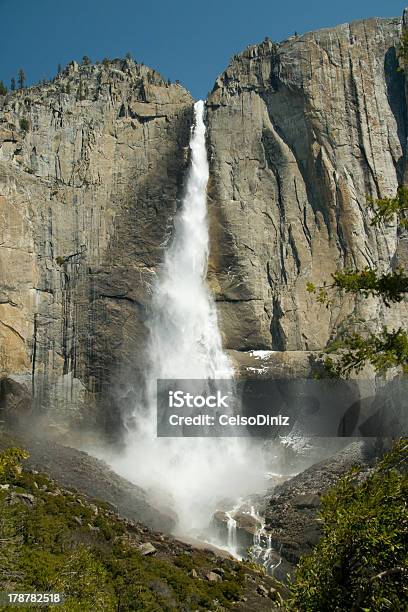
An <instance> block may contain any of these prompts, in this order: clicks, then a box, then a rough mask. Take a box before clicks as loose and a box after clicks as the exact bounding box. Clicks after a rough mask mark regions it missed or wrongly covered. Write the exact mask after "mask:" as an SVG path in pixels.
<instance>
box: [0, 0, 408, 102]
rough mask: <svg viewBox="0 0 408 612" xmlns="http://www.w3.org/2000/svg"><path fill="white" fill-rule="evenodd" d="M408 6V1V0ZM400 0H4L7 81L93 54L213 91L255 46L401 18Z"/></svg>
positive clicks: (2, 46) (1, 51) (2, 66)
mask: <svg viewBox="0 0 408 612" xmlns="http://www.w3.org/2000/svg"><path fill="white" fill-rule="evenodd" d="M405 1H406V3H407V4H408V0H405ZM405 5H406V4H405V2H401V1H396V0H381V1H377V0H370V1H369V0H341V2H330V1H328V0H316V1H313V0H309V1H307V0H276V1H275V0H269V1H268V0H202V1H200V2H197V1H196V0H167V1H166V0H150V1H149V0H142V1H139V0H116V1H113V0H65V1H64V2H62V1H61V0H59V1H58V0H0V23H1V36H0V79H2V80H3V81H4V83H5V84H6V85H9V83H10V79H11V77H12V76H15V75H16V74H17V71H18V69H19V68H20V67H22V68H23V69H24V70H25V72H26V74H27V80H28V83H33V82H36V81H38V80H40V79H43V78H49V77H52V76H54V74H55V72H56V68H57V64H58V63H61V64H62V65H65V64H66V63H68V62H69V61H71V60H72V59H77V60H80V59H81V58H82V57H83V56H84V55H88V56H90V57H91V59H92V60H96V59H99V60H102V59H103V58H104V57H111V58H113V57H123V56H124V55H125V54H126V53H127V52H130V53H132V55H133V56H134V58H135V59H136V60H138V61H141V62H144V63H145V64H147V65H149V66H151V67H152V68H155V69H156V70H158V71H159V72H160V73H161V74H162V75H163V76H164V77H165V78H170V79H171V80H173V81H174V80H176V79H179V80H180V82H181V83H182V84H183V85H184V86H186V87H187V88H188V89H189V90H190V91H191V92H192V94H193V95H194V96H195V97H196V98H199V97H201V98H202V97H206V95H207V92H208V91H209V90H211V89H212V86H213V84H214V81H215V79H216V77H217V75H218V74H219V73H220V72H222V71H223V70H224V69H225V68H226V66H227V64H228V61H229V59H230V57H231V56H232V55H233V54H234V53H237V52H239V51H241V50H243V49H244V48H245V47H246V46H247V45H248V44H252V43H255V42H259V41H262V40H263V39H264V38H265V36H269V37H270V38H271V39H272V40H275V41H279V40H283V39H285V38H286V37H287V36H290V35H291V34H293V33H294V32H295V30H296V31H298V32H299V33H303V32H307V31H309V30H315V29H318V28H322V27H327V26H333V25H337V24H339V23H344V22H346V21H352V20H354V19H360V18H363V17H373V16H375V17H388V16H400V15H401V14H402V11H403V9H404V7H405Z"/></svg>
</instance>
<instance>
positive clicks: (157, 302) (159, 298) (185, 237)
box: [149, 100, 233, 382]
mask: <svg viewBox="0 0 408 612" xmlns="http://www.w3.org/2000/svg"><path fill="white" fill-rule="evenodd" d="M194 115H195V125H194V128H193V130H192V135H191V140H190V150H191V164H190V170H189V173H188V178H187V185H186V191H185V196H184V198H183V202H182V206H181V210H180V212H179V214H178V215H176V218H175V223H174V234H173V240H172V242H171V244H170V246H169V248H168V250H167V252H166V255H165V259H164V264H163V267H162V270H161V273H160V275H159V278H158V282H157V284H156V287H155V291H154V294H153V300H152V320H151V339H150V347H149V353H150V357H151V368H152V370H151V374H152V373H155V375H154V376H151V374H150V377H151V378H152V379H153V380H154V382H155V379H156V378H189V379H205V378H232V376H233V371H232V368H231V365H230V364H229V361H228V359H227V357H226V355H225V354H224V352H223V350H222V343H221V335H220V332H219V329H218V322H217V312H216V309H215V304H214V300H213V299H212V296H211V294H210V293H209V291H208V289H207V286H206V282H205V279H206V275H207V262H208V248H209V236H208V225H207V191H206V188H207V182H208V176H209V170H208V160H207V149H206V145H205V131H206V130H205V124H204V102H203V101H202V100H200V101H199V102H196V104H195V105H194ZM170 356H171V358H170Z"/></svg>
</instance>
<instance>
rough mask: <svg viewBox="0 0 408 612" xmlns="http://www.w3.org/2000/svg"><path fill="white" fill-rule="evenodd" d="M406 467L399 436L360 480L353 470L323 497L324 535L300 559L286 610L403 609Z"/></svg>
mask: <svg viewBox="0 0 408 612" xmlns="http://www.w3.org/2000/svg"><path fill="white" fill-rule="evenodd" d="M407 467H408V439H405V440H401V441H400V442H398V443H397V444H396V445H395V447H394V449H393V450H392V451H391V452H390V453H388V455H386V456H385V458H384V459H383V460H382V461H381V462H380V463H379V464H378V466H377V468H376V469H375V470H374V471H373V473H371V474H370V475H368V477H367V478H366V479H365V480H363V482H361V481H360V480H361V479H359V477H358V473H357V471H356V470H354V471H352V472H351V473H350V474H348V475H346V476H345V477H344V478H343V479H342V480H341V481H340V482H339V483H338V484H337V486H336V487H334V488H333V489H332V490H331V491H330V492H329V493H328V494H327V495H326V496H325V497H324V498H323V508H322V511H321V519H322V520H323V532H324V535H323V538H322V539H321V540H320V542H319V544H318V545H317V546H316V547H315V549H314V550H313V553H312V554H311V555H310V556H308V557H304V558H303V559H302V560H301V561H300V564H299V566H298V569H297V573H296V580H295V582H294V583H293V584H292V586H291V593H290V596H289V599H288V601H287V602H286V609H287V610H291V611H293V610H296V611H298V612H321V611H322V610H337V611H338V612H350V611H355V612H381V611H383V610H384V611H385V610H392V611H393V612H397V611H401V612H402V611H404V610H407V609H408V555H407V538H408V514H407V503H408V495H407V493H408V478H407Z"/></svg>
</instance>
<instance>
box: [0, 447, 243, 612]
mask: <svg viewBox="0 0 408 612" xmlns="http://www.w3.org/2000/svg"><path fill="white" fill-rule="evenodd" d="M25 458H27V453H25V452H24V451H21V450H19V449H8V450H6V451H5V452H3V453H1V454H0V487H1V488H0V590H1V591H20V592H21V591H23V592H62V593H64V594H65V596H66V600H65V603H64V604H62V605H59V606H58V610H61V611H64V612H87V611H90V610H93V611H98V610H100V611H101V612H102V611H103V612H110V611H125V610H148V611H157V612H162V611H170V610H176V609H177V610H178V609H186V610H207V609H211V610H214V609H217V608H218V607H220V608H221V607H222V608H223V609H226V608H229V607H230V606H231V605H232V602H233V601H236V600H238V599H239V598H240V596H241V595H242V587H243V584H244V576H245V571H248V570H246V569H245V566H244V565H242V567H240V568H237V565H236V564H232V562H230V563H229V562H228V561H226V565H225V566H224V570H223V580H222V581H220V582H214V583H210V582H208V581H206V580H203V579H199V578H197V577H196V576H197V575H200V573H203V572H205V571H208V569H211V566H210V568H208V567H207V566H206V564H208V562H209V560H208V555H207V556H206V554H205V553H204V551H199V550H197V551H192V552H186V553H182V552H180V551H179V552H177V551H170V553H169V555H170V556H168V557H166V556H165V558H159V557H158V556H157V557H156V556H143V555H141V554H140V551H138V549H137V545H135V543H133V544H132V543H131V539H130V540H129V534H130V536H132V527H129V525H127V526H125V524H124V522H123V521H122V520H121V519H120V518H119V517H117V516H115V515H114V513H113V512H112V511H111V510H109V508H106V507H104V505H103V504H98V505H96V504H90V503H89V502H88V501H87V500H86V499H84V498H83V497H81V496H79V495H78V493H77V492H75V491H67V490H63V491H62V490H61V489H59V488H58V487H57V486H56V485H55V483H54V482H53V481H50V480H49V479H48V478H47V477H46V476H44V475H42V474H37V473H32V472H28V471H25V470H22V469H21V460H23V459H25ZM135 529H136V527H135ZM139 529H140V526H139ZM142 530H143V528H142ZM138 534H139V532H137V533H135V537H136V538H137V537H138ZM210 563H211V561H210ZM212 563H214V561H212ZM193 569H194V570H195V571H196V572H197V574H196V576H195V577H194V576H192V575H191V574H192V570H193ZM214 602H216V603H214ZM20 609H22V610H24V609H27V610H32V609H33V608H32V607H31V608H26V607H24V606H22V607H20ZM41 609H43V610H44V609H48V608H47V607H45V608H44V607H42V608H41ZM49 609H51V607H50V608H49ZM52 609H54V608H52Z"/></svg>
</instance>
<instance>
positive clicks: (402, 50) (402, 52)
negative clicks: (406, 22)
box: [398, 29, 408, 69]
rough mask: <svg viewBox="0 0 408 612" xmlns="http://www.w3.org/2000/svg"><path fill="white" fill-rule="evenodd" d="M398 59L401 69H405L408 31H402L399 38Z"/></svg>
mask: <svg viewBox="0 0 408 612" xmlns="http://www.w3.org/2000/svg"><path fill="white" fill-rule="evenodd" d="M398 57H399V60H400V65H401V69H404V68H407V66H408V30H407V29H404V31H403V33H402V36H401V41H400V47H399V50H398Z"/></svg>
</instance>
